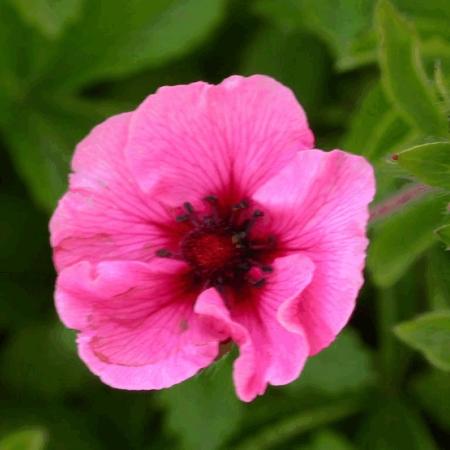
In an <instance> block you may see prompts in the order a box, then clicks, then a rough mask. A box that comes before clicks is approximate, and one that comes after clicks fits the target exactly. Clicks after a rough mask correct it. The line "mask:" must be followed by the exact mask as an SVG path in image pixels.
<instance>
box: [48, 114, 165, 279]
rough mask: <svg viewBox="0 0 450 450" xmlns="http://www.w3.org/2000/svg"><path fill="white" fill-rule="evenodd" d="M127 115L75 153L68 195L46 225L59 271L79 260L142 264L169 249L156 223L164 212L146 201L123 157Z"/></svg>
mask: <svg viewBox="0 0 450 450" xmlns="http://www.w3.org/2000/svg"><path fill="white" fill-rule="evenodd" d="M131 116H132V114H131V113H125V114H120V115H117V116H114V117H111V118H110V119H108V120H106V121H105V122H103V123H102V124H100V125H98V126H97V127H95V128H94V129H93V130H92V131H91V133H90V134H89V135H88V136H87V137H86V138H85V139H84V140H83V141H81V142H80V144H78V146H77V148H76V151H75V155H74V158H73V161H72V170H73V174H72V175H71V178H70V187H69V191H68V192H67V193H66V194H65V195H64V197H63V198H62V199H61V200H60V202H59V204H58V207H57V209H56V211H55V213H54V215H53V217H52V219H51V221H50V232H51V244H52V246H53V248H54V261H55V265H56V267H57V269H58V270H61V269H63V268H64V267H67V266H69V265H71V264H74V263H76V262H78V261H81V260H87V261H92V262H95V261H103V260H110V259H131V260H133V259H135V260H143V261H146V260H148V259H150V258H151V257H153V256H154V253H155V249H157V248H160V247H162V246H164V245H166V244H167V243H166V242H165V241H164V237H163V236H164V235H167V233H165V234H163V233H161V229H160V227H159V224H160V223H163V222H167V221H168V220H167V217H168V213H167V212H166V211H165V210H164V208H162V207H161V206H160V205H159V204H158V203H156V202H151V201H149V198H148V197H147V198H146V197H145V196H144V194H143V193H142V192H141V191H140V189H139V187H138V186H137V184H136V183H135V181H134V179H133V176H132V175H131V173H130V171H129V170H128V168H127V167H126V164H125V160H124V157H123V148H124V145H125V142H126V139H127V136H128V124H129V121H130V118H131Z"/></svg>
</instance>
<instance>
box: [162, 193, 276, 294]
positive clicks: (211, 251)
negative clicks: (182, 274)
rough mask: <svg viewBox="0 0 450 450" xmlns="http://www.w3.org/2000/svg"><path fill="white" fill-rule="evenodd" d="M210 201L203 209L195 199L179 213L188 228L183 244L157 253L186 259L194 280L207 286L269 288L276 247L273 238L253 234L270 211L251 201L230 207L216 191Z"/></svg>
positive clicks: (206, 200)
mask: <svg viewBox="0 0 450 450" xmlns="http://www.w3.org/2000/svg"><path fill="white" fill-rule="evenodd" d="M204 203H205V206H206V208H205V209H204V210H203V211H201V212H198V211H196V210H195V209H194V207H193V206H192V205H191V204H190V203H184V204H183V206H182V208H180V210H179V214H178V215H177V216H176V221H177V222H178V223H179V224H180V226H183V233H182V236H183V237H182V239H181V240H180V243H179V248H178V249H175V250H172V249H170V250H169V249H166V248H162V249H159V250H158V251H157V252H156V254H157V255H158V256H160V257H172V258H177V259H182V260H184V261H186V262H187V263H188V264H189V265H190V266H191V267H192V272H193V275H194V279H195V280H196V281H199V282H201V283H204V285H206V286H215V287H217V288H221V287H224V286H232V287H237V288H239V287H242V286H244V285H250V286H254V287H262V286H264V284H265V282H266V277H267V276H268V274H269V273H270V272H272V267H271V266H270V262H271V260H272V259H273V252H274V250H275V239H274V237H273V236H263V237H261V236H260V234H261V233H258V236H256V235H255V234H254V232H253V231H254V227H255V225H256V224H257V222H259V221H261V220H263V218H264V213H263V212H262V211H261V210H259V209H253V208H252V207H251V206H250V203H249V202H248V201H247V200H242V201H240V202H239V203H236V204H232V205H230V206H227V205H223V204H220V202H219V200H218V199H217V197H215V196H212V195H211V196H208V197H206V198H205V199H204Z"/></svg>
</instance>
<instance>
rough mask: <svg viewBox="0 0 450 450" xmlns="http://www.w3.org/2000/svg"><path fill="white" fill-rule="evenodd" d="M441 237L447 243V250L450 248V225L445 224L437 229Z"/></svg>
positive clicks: (436, 231)
mask: <svg viewBox="0 0 450 450" xmlns="http://www.w3.org/2000/svg"><path fill="white" fill-rule="evenodd" d="M435 233H436V234H437V236H438V237H439V239H440V240H441V241H442V242H444V243H445V245H446V246H447V250H450V225H443V226H442V227H439V228H437V229H436V230H435Z"/></svg>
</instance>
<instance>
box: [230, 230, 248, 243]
mask: <svg viewBox="0 0 450 450" xmlns="http://www.w3.org/2000/svg"><path fill="white" fill-rule="evenodd" d="M245 236H246V233H245V231H239V232H238V233H234V234H233V236H232V237H231V242H233V244H239V243H240V242H241V241H242V240H243V239H245Z"/></svg>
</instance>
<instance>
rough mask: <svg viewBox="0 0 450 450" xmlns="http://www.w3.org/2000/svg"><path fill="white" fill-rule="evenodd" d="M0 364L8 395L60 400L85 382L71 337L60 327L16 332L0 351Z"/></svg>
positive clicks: (41, 327) (73, 334) (72, 334)
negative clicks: (11, 393) (0, 351)
mask: <svg viewBox="0 0 450 450" xmlns="http://www.w3.org/2000/svg"><path fill="white" fill-rule="evenodd" d="M0 363H1V364H0V374H1V376H2V382H3V383H4V385H5V386H6V387H7V388H8V389H9V390H10V391H11V392H16V393H20V394H21V395H28V396H30V397H35V398H48V399H55V398H60V397H61V396H63V395H65V394H67V393H71V392H74V391H77V390H78V389H80V387H81V386H82V383H84V382H86V381H87V380H89V377H88V371H87V369H86V368H85V367H84V365H83V364H82V362H81V361H80V359H79V358H78V356H77V354H76V348H75V333H74V332H72V331H70V330H67V329H65V328H63V326H62V325H60V324H45V323H44V324H39V325H33V326H28V327H25V328H23V329H21V330H19V331H18V332H17V333H16V334H14V335H13V336H12V337H11V338H10V340H9V341H8V343H7V345H6V346H5V347H4V349H3V352H2V355H1V360H0ZM37 368H39V373H37V372H36V369H37Z"/></svg>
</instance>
